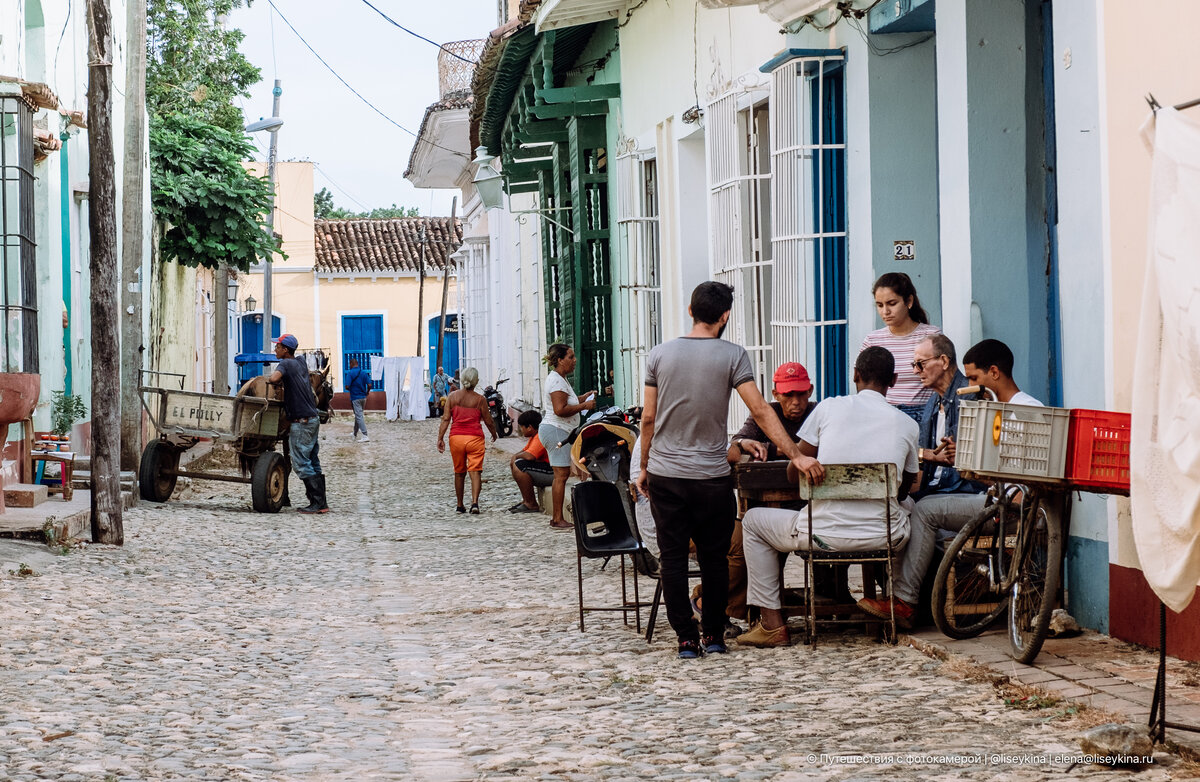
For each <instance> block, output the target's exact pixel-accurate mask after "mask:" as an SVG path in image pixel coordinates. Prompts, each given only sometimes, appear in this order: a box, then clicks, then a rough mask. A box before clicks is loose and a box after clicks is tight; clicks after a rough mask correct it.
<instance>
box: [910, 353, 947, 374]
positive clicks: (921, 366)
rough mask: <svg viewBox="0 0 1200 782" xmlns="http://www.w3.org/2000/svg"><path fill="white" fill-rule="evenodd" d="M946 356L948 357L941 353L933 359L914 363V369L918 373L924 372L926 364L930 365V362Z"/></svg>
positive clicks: (923, 359) (924, 359)
mask: <svg viewBox="0 0 1200 782" xmlns="http://www.w3.org/2000/svg"><path fill="white" fill-rule="evenodd" d="M944 355H946V354H945V353H939V354H938V355H936V356H934V357H933V358H922V359H919V360H917V361H914V362H912V368H913V369H914V370H915V371H917V372H924V371H925V365H926V364H928V363H929V362H930V361H933V360H934V359H938V358H941V357H942V356H944Z"/></svg>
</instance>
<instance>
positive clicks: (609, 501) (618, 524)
mask: <svg viewBox="0 0 1200 782" xmlns="http://www.w3.org/2000/svg"><path fill="white" fill-rule="evenodd" d="M571 504H572V506H573V507H574V513H575V543H576V546H577V547H578V550H579V554H580V556H583V557H590V558H596V557H610V556H613V555H614V554H632V553H634V552H636V551H640V550H641V548H642V544H641V542H640V541H638V539H637V537H636V536H635V535H634V534H633V529H632V526H631V525H630V522H629V516H628V515H627V514H626V512H625V504H624V503H623V502H621V491H620V489H618V488H617V485H616V484H614V483H609V482H607V481H583V482H581V483H577V484H575V485H574V486H573V487H571Z"/></svg>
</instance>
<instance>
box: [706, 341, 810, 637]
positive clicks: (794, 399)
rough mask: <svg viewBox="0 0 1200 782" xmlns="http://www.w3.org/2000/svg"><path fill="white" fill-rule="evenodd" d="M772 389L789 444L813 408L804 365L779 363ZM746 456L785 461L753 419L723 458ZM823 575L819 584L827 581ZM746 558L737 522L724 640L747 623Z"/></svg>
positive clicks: (732, 460) (736, 459) (735, 459)
mask: <svg viewBox="0 0 1200 782" xmlns="http://www.w3.org/2000/svg"><path fill="white" fill-rule="evenodd" d="M774 381H775V388H774V390H772V392H771V396H772V397H774V398H775V401H774V402H771V403H770V405H771V409H772V410H774V411H775V415H776V416H778V417H779V423H780V424H782V425H783V430H784V431H785V432H787V434H788V436H789V437H791V438H792V442H794V443H795V442H799V441H800V427H801V426H803V425H804V421H805V420H806V419H807V418H808V415H809V413H811V412H812V411H813V408H815V407H816V405H815V404H813V402H812V390H813V384H812V381H811V380H810V379H809V377H808V370H807V369H805V368H804V365H803V364H798V363H796V362H795V361H789V362H788V363H786V364H780V365H779V368H778V369H776V370H775V377H774ZM743 454H746V455H748V456H749V457H750V459H751V460H753V461H758V462H765V461H767V460H769V459H786V458H787V457H786V456H781V455H780V454H779V449H778V448H777V447H776V446H775V444H774V443H772V442H771V438H769V437H767V435H766V433H765V432H763V430H762V427H760V426H759V425H758V423H757V422H756V421H755V420H754V416H750V417H748V418H747V419H746V423H745V424H744V425H743V426H742V428H741V429H739V430H738V433H737V434H735V435H734V436H733V441H732V444H731V445H730V446H729V451H728V452H727V454H726V458H727V459H728V460H729V463H730V464H737V463H738V462H739V461H740V460H741V458H742V455H743ZM824 575H825V574H824V573H823V574H822V576H823V578H822V585H824V583H825V582H826V580H827V579H826V578H825V577H824ZM747 584H748V581H747V575H746V556H745V554H744V553H743V552H742V523H741V521H737V522H735V523H734V527H733V537H732V538H731V539H730V541H729V602H728V604H727V605H726V607H725V615H726V617H727V619H726V623H725V633H726V637H730V636H735V635H739V634H740V633H741V628H740V627H738V626H737V625H736V624H734V623H733V620H734V619H738V620H741V621H743V622H744V621H746V620H747V607H746V587H747ZM703 597H704V592H703V590H702V589H701V587H700V585H699V584H697V585H696V586H695V588H694V589H693V590H692V606H693V609H694V610H696V611H697V612H698V611H699V607H700V605H701V601H702V600H703Z"/></svg>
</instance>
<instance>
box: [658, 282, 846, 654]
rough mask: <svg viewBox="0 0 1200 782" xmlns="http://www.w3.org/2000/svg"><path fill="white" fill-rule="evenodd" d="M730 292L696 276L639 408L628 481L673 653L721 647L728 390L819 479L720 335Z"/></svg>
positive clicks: (729, 525) (728, 488) (743, 360)
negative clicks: (700, 594) (646, 520)
mask: <svg viewBox="0 0 1200 782" xmlns="http://www.w3.org/2000/svg"><path fill="white" fill-rule="evenodd" d="M732 306H733V288H731V287H730V286H728V285H725V284H724V283H719V282H705V283H701V284H700V285H699V286H697V287H696V290H694V291H692V301H691V306H689V307H688V312H689V313H690V314H691V316H692V330H691V332H690V333H689V334H688V335H687V336H685V337H681V338H679V339H676V340H672V341H671V342H667V343H665V344H662V345H658V346H656V347H655V348H654V349H653V350H651V351H650V356H649V359H648V361H647V369H646V388H645V392H644V397H643V405H644V409H643V410H642V420H641V424H642V437H641V439H642V452H641V454H638V455H636V456H639V457H640V460H641V466H642V472H641V474H640V475H639V476H638V479H637V482H636V483H635V484H634V486H635V489H636V490H637V492H638V493H639V494H642V495H644V496H647V497H649V499H650V509H651V512H652V513H653V514H654V525H655V528H656V530H657V532H658V546H659V549H660V550H661V553H662V557H661V570H660V572H661V579H662V587H663V602H664V604H665V605H666V608H667V620H668V621H669V622H670V623H671V628H672V629H673V630H675V634H676V635H677V636H678V637H679V656H680V657H681V658H684V659H688V658H694V657H699V656H700V655H701V654H702V653H709V654H713V653H723V652H724V651H725V642H724V629H725V604H726V601H727V599H728V590H729V566H728V561H727V560H726V556H727V555H728V553H729V538H730V535H731V534H732V532H733V522H734V519H735V518H736V517H737V503H736V502H735V500H734V496H733V476H732V475H730V470H729V462H728V461H727V460H726V458H725V457H726V451H727V448H728V438H727V435H726V431H727V430H726V424H727V421H728V415H729V394H730V392H731V391H734V390H736V391H737V392H738V395H739V396H741V398H742V401H743V402H745V403H746V406H747V407H748V408H750V413H751V415H753V416H754V420H755V421H757V422H758V425H759V426H760V427H762V430H763V432H765V433H766V434H767V436H768V437H770V438H771V441H772V442H774V443H775V445H776V446H778V448H779V451H780V453H783V454H786V455H787V456H788V458H790V459H791V460H792V461H793V463H794V464H795V465H796V469H797V470H799V471H800V473H801V474H806V475H811V476H812V477H813V479H814V480H816V481H818V482H819V481H820V479H821V478H823V477H824V470H823V469H822V467H821V465H820V463H819V462H817V460H816V459H812V458H810V457H806V456H803V455H801V453H800V449H799V447H798V446H797V445H796V444H795V443H793V442H792V439H791V437H789V436H788V434H787V432H785V431H784V429H783V426H782V425H781V424H780V423H779V417H778V416H776V415H775V411H773V410H772V409H771V407H770V405H768V404H767V401H766V400H765V399H763V396H762V393H760V392H759V390H758V386H756V385H755V384H754V373H753V371H752V369H751V366H750V359H749V357H748V356H747V355H746V351H745V349H744V348H742V347H741V346H739V345H735V344H733V343H731V342H726V341H725V340H722V339H721V338H720V337H721V334H722V333H723V332H724V331H725V325H726V323H728V322H729V311H730V309H731V308H732ZM690 542H694V543H695V545H696V560H697V562H698V563H699V565H700V580H701V584H702V586H703V589H704V607H703V616H702V619H701V624H702V625H703V628H702V630H703V634H701V629H700V628H697V627H696V622H695V620H694V618H693V616H692V608H691V603H690V602H689V600H688V583H687V572H688V562H687V560H688V550H689V543H690Z"/></svg>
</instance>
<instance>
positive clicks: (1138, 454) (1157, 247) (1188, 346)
mask: <svg viewBox="0 0 1200 782" xmlns="http://www.w3.org/2000/svg"><path fill="white" fill-rule="evenodd" d="M1142 133H1143V138H1144V139H1145V140H1146V143H1147V145H1148V146H1149V147H1150V149H1151V150H1152V152H1153V154H1154V164H1153V169H1152V177H1151V194H1150V218H1149V231H1148V233H1149V258H1148V260H1147V263H1146V285H1145V288H1144V290H1143V293H1142V313H1141V323H1140V325H1139V329H1138V346H1137V354H1136V356H1135V358H1134V371H1133V378H1134V380H1133V430H1132V438H1131V443H1130V463H1131V465H1132V468H1133V469H1131V470H1130V476H1131V479H1132V480H1131V482H1130V502H1131V506H1132V511H1133V522H1132V523H1133V538H1134V543H1135V545H1136V547H1137V553H1138V559H1139V561H1140V563H1141V567H1142V572H1143V574H1144V575H1145V577H1146V581H1147V582H1148V583H1149V584H1150V587H1151V588H1152V589H1153V590H1154V593H1155V594H1156V595H1158V597H1159V599H1161V600H1162V601H1163V603H1165V604H1166V605H1167V606H1168V607H1169V608H1170V609H1171V610H1172V611H1175V612H1177V613H1178V612H1180V611H1183V609H1185V608H1187V606H1188V604H1189V603H1190V602H1191V600H1192V597H1193V596H1194V595H1195V593H1196V585H1197V582H1200V217H1198V216H1200V122H1198V121H1197V119H1195V118H1192V117H1186V116H1184V115H1181V114H1180V113H1179V112H1177V111H1175V110H1174V109H1171V108H1163V109H1160V110H1159V111H1158V112H1157V115H1156V116H1152V117H1151V118H1150V120H1148V121H1147V123H1146V125H1145V126H1144V127H1143V129H1142Z"/></svg>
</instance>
